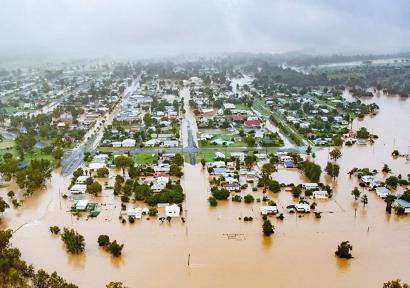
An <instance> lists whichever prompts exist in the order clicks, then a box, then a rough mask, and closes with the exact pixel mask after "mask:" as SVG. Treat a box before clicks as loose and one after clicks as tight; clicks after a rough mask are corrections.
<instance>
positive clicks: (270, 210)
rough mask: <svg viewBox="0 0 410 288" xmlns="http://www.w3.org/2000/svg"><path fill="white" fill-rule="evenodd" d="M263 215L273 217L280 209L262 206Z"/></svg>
mask: <svg viewBox="0 0 410 288" xmlns="http://www.w3.org/2000/svg"><path fill="white" fill-rule="evenodd" d="M260 211H261V214H262V215H272V214H276V213H278V207H276V206H262V207H261V208H260Z"/></svg>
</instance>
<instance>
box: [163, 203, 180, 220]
mask: <svg viewBox="0 0 410 288" xmlns="http://www.w3.org/2000/svg"><path fill="white" fill-rule="evenodd" d="M180 213H181V208H179V206H178V205H176V204H173V205H168V206H165V217H179V215H180Z"/></svg>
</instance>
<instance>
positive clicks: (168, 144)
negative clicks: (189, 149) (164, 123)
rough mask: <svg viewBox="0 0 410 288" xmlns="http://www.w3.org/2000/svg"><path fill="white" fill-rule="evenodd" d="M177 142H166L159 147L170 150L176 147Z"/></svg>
mask: <svg viewBox="0 0 410 288" xmlns="http://www.w3.org/2000/svg"><path fill="white" fill-rule="evenodd" d="M178 144H179V143H178V141H176V140H167V141H164V142H162V145H161V147H167V148H172V147H178Z"/></svg>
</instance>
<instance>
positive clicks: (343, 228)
mask: <svg viewBox="0 0 410 288" xmlns="http://www.w3.org/2000/svg"><path fill="white" fill-rule="evenodd" d="M187 94H188V93H187ZM185 95H186V94H185ZM185 95H184V97H185ZM188 101H189V99H188V97H185V106H186V105H187V104H188ZM369 102H376V103H377V104H378V105H379V106H380V112H379V113H378V115H377V116H372V117H366V118H365V119H364V120H362V121H355V122H354V123H353V126H354V128H355V129H356V128H359V127H361V126H365V127H367V128H368V129H369V131H371V132H372V133H374V134H377V135H378V136H379V139H378V140H376V142H375V144H374V145H367V146H358V145H355V146H352V147H346V146H344V147H343V149H342V155H343V156H342V158H341V159H339V160H338V163H339V164H340V166H341V168H340V169H341V170H340V176H339V178H338V179H337V180H336V181H333V180H332V179H330V178H328V177H327V176H325V175H324V173H322V181H323V182H325V183H327V184H329V185H331V186H332V187H333V188H334V194H333V198H332V199H331V200H322V201H318V207H317V210H318V211H322V212H323V214H322V218H321V219H316V218H315V217H314V215H313V213H311V214H310V215H304V216H303V217H301V218H299V217H297V215H296V214H288V213H284V215H285V219H284V220H283V221H280V220H277V219H276V218H274V217H273V218H271V220H272V223H273V224H274V225H275V234H274V235H273V236H272V237H263V235H262V228H261V225H262V219H261V217H260V215H259V207H260V206H262V205H263V204H262V203H256V202H255V203H254V204H245V203H243V202H242V203H235V202H231V201H226V202H223V201H219V204H218V206H217V207H209V204H208V202H207V198H208V197H209V189H208V175H207V172H206V170H203V169H202V166H201V165H200V164H198V165H196V166H192V165H190V164H185V168H184V176H183V178H182V180H181V182H182V185H183V187H184V191H185V193H186V201H185V204H184V206H185V213H186V218H187V222H186V223H182V222H181V220H180V219H173V220H172V221H171V223H168V222H166V221H165V222H164V223H163V224H161V223H160V222H159V221H158V220H157V218H156V217H151V219H150V220H147V219H146V217H145V218H144V217H143V219H141V220H137V221H136V223H135V224H130V223H127V224H121V222H120V221H119V220H118V215H119V213H120V208H121V207H120V202H119V199H114V197H113V195H112V190H103V193H102V195H101V196H100V197H98V198H96V199H92V201H93V202H99V203H104V204H106V206H105V207H106V210H104V211H103V213H101V214H100V216H98V217H97V218H95V219H89V220H86V218H85V217H82V218H80V219H76V218H75V217H74V216H71V214H70V213H69V212H67V211H68V210H69V207H70V206H71V205H72V203H73V202H72V201H70V200H63V199H61V197H60V192H61V193H66V191H67V186H68V184H69V181H70V180H69V178H65V177H62V176H59V175H58V173H54V174H53V178H52V180H51V182H49V183H47V184H48V189H47V190H46V191H38V192H37V193H36V194H35V195H34V196H32V197H31V198H29V199H27V200H26V201H25V203H24V205H23V207H22V208H20V209H19V210H15V209H8V210H7V211H6V212H5V213H4V217H3V218H4V221H3V228H5V227H9V228H11V229H17V228H19V227H20V228H19V229H18V230H17V231H16V232H15V233H14V235H13V239H12V240H13V245H14V246H15V247H18V248H19V249H20V250H21V252H22V256H23V258H24V259H25V260H26V261H27V262H28V263H34V264H35V266H36V268H43V269H45V270H47V271H50V272H51V271H55V270H56V271H57V272H58V273H59V274H60V275H61V276H63V277H64V278H66V279H67V280H70V281H72V282H74V283H76V284H77V285H79V286H80V287H104V285H105V284H107V283H108V282H109V281H122V282H124V283H125V284H126V285H128V286H129V287H165V286H168V287H249V286H262V285H264V286H267V287H323V288H324V287H346V283H349V284H348V286H349V287H360V286H362V287H382V283H383V282H385V281H387V280H391V279H396V278H400V279H402V280H403V281H404V282H410V272H409V268H408V259H407V258H408V257H407V256H408V255H410V242H409V237H410V216H407V217H406V216H397V215H395V214H392V215H387V214H386V213H385V203H384V201H383V200H382V199H380V198H378V197H377V196H376V194H375V193H374V192H372V191H369V192H366V194H367V195H368V197H369V204H368V205H367V206H366V208H363V206H362V204H361V203H359V201H354V198H353V196H352V195H351V191H352V189H353V188H354V187H355V186H358V182H357V179H356V178H355V177H351V178H350V177H349V175H347V172H348V171H350V170H351V169H352V168H354V167H358V168H364V167H368V168H370V169H377V170H378V171H380V170H381V169H382V166H383V164H384V163H386V164H388V165H389V166H390V168H391V169H392V171H393V173H394V174H402V175H403V177H407V174H409V173H410V163H409V162H408V161H406V159H405V158H398V159H393V158H392V157H391V152H392V151H393V149H399V151H400V152H402V153H407V149H408V146H409V145H410V134H409V131H410V121H409V112H408V111H410V100H409V99H404V98H399V97H396V96H382V95H378V96H376V97H373V98H371V99H369ZM189 113H191V112H190V110H189V109H187V114H189ZM191 114H192V113H191ZM191 114H189V115H190V116H189V117H187V118H186V119H185V120H184V122H183V127H184V128H183V131H184V130H186V127H187V125H189V124H188V122H190V124H191V125H194V124H195V123H193V118H194V117H193V115H191ZM195 126H196V125H194V128H193V129H196V128H195ZM195 131H196V130H195ZM194 135H196V132H194ZM183 139H184V146H187V137H186V133H185V132H183ZM328 151H329V149H327V148H326V149H322V150H319V151H316V158H315V159H314V160H315V161H316V162H317V163H320V164H321V165H322V168H324V166H325V165H326V162H327V161H328ZM379 176H380V177H385V176H384V175H382V173H380V174H379ZM273 177H274V179H276V180H278V181H279V182H282V183H291V182H294V183H296V184H298V183H301V182H304V181H306V179H304V177H303V176H302V175H301V174H300V173H299V172H298V171H297V170H289V169H288V170H284V169H279V171H278V172H275V173H274V175H273ZM111 180H112V179H111ZM8 190H10V187H8V188H3V189H1V190H0V191H1V192H0V193H1V195H2V196H3V198H6V197H7V196H6V195H5V194H6V193H7V191H8ZM246 193H248V192H245V191H243V192H241V194H242V195H244V194H246ZM251 193H252V192H251ZM255 194H256V195H255V196H257V197H262V192H260V191H259V192H256V193H255ZM268 195H269V197H270V198H272V199H274V200H275V201H276V202H277V203H278V207H279V209H280V212H284V208H285V207H286V206H287V205H289V204H290V203H292V202H293V200H292V195H291V193H289V192H285V191H281V192H280V193H278V194H273V193H271V192H269V193H268ZM60 199H61V200H60ZM132 205H133V204H129V206H132ZM137 205H141V203H139V204H135V206H137ZM355 208H357V210H356V216H355ZM244 216H252V217H254V220H253V221H252V222H244V221H240V220H238V217H244ZM52 225H58V226H60V227H72V228H74V229H75V230H77V231H78V232H79V233H80V234H82V235H84V237H85V240H86V251H85V253H84V254H83V255H80V256H71V255H69V254H67V253H66V251H65V248H64V246H63V243H62V241H61V239H60V237H59V236H52V235H51V233H50V231H49V227H50V226H52ZM100 234H107V235H109V236H110V238H112V239H115V240H117V241H118V242H120V243H124V244H125V247H124V249H123V255H122V257H120V258H118V259H116V258H112V257H111V256H109V255H108V254H107V253H106V252H104V251H103V249H100V248H99V247H98V244H97V237H98V236H99V235H100ZM344 240H348V241H350V243H351V244H352V246H353V251H352V254H353V256H354V257H355V258H354V259H352V260H350V261H345V260H339V259H337V258H335V256H334V252H335V250H336V248H337V245H338V244H339V243H340V242H341V241H344Z"/></svg>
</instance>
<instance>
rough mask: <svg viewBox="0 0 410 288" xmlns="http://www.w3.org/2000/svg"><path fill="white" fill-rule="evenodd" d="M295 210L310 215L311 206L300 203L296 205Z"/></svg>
mask: <svg viewBox="0 0 410 288" xmlns="http://www.w3.org/2000/svg"><path fill="white" fill-rule="evenodd" d="M295 209H296V211H297V212H301V213H309V212H310V206H309V204H307V203H298V204H296V205H295Z"/></svg>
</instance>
